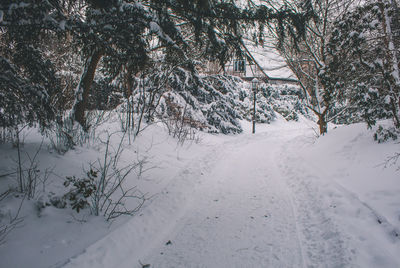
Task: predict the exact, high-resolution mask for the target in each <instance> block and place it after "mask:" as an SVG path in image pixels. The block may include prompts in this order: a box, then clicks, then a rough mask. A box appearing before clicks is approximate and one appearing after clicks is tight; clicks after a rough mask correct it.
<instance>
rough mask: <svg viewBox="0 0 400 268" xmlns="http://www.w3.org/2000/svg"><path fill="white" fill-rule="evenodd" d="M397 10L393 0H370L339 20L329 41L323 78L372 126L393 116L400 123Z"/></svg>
mask: <svg viewBox="0 0 400 268" xmlns="http://www.w3.org/2000/svg"><path fill="white" fill-rule="evenodd" d="M398 12H399V10H398V8H397V6H396V5H393V4H392V3H390V2H388V1H378V2H371V3H366V4H364V5H363V6H360V7H358V8H356V9H355V10H353V11H351V12H348V13H346V14H345V15H344V16H343V17H341V18H340V19H338V20H337V22H336V23H335V27H334V31H333V34H332V38H331V40H330V41H329V55H330V59H331V61H330V63H329V64H328V65H327V66H326V68H325V70H324V73H323V75H322V79H323V83H324V84H325V86H326V87H328V88H330V89H331V90H332V91H337V92H339V96H340V97H341V100H342V101H343V102H345V103H346V105H347V106H348V107H351V111H352V115H351V116H353V117H354V116H359V117H361V118H362V119H363V120H365V121H366V122H367V123H368V125H369V126H371V125H373V124H375V122H376V120H378V119H384V118H392V119H393V122H394V125H395V126H396V127H397V128H399V127H400V121H399V118H400V114H399V110H400V107H399V106H400V102H399V101H400V100H399V93H400V87H399V85H400V83H399V82H400V81H399V56H400V55H398V50H397V48H398V46H399V41H400V40H399V39H398V35H397V36H396V34H398V32H399V31H400V28H399V23H398V15H397V14H398Z"/></svg>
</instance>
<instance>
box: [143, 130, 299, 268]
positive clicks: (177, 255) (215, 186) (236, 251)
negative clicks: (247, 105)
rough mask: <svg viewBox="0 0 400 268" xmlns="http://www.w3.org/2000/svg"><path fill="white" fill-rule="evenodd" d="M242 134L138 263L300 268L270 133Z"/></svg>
mask: <svg viewBox="0 0 400 268" xmlns="http://www.w3.org/2000/svg"><path fill="white" fill-rule="evenodd" d="M267 136H268V137H269V138H268V139H265V135H263V134H261V135H258V136H246V137H243V136H242V137H240V141H239V140H238V139H237V140H236V139H235V140H233V141H230V142H227V143H225V144H224V153H223V154H222V155H221V158H220V159H219V160H218V164H216V165H215V167H214V169H213V170H210V171H209V172H208V173H207V174H206V178H204V182H203V186H202V187H201V188H199V189H197V193H196V196H195V197H194V199H193V200H194V202H193V203H192V204H193V207H192V209H190V210H187V213H186V215H185V216H184V217H182V222H181V223H179V224H177V225H176V226H175V228H174V230H173V231H172V232H171V233H170V235H169V236H168V239H167V238H166V239H165V240H166V241H167V240H170V241H172V244H170V245H160V246H159V247H158V248H157V249H155V250H153V251H152V252H150V253H149V255H148V256H147V257H146V258H145V259H144V261H145V263H150V264H151V265H152V266H153V267H301V266H303V260H302V254H301V248H300V242H299V241H298V240H297V239H298V235H297V230H296V222H295V217H294V215H293V209H292V205H291V203H290V202H291V201H290V198H289V197H288V196H287V194H288V192H287V191H286V190H285V189H284V188H282V187H283V185H282V184H281V183H280V182H279V180H280V174H279V173H278V172H277V169H276V166H274V165H273V164H272V163H273V158H274V156H275V154H276V152H274V151H268V150H266V149H267V148H268V147H273V145H274V143H276V142H280V141H281V137H279V136H280V135H279V133H276V135H267Z"/></svg>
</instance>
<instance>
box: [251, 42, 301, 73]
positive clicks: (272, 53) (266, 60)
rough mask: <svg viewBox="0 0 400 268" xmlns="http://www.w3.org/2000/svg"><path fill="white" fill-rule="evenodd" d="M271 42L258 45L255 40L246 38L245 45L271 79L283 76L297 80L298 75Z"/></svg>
mask: <svg viewBox="0 0 400 268" xmlns="http://www.w3.org/2000/svg"><path fill="white" fill-rule="evenodd" d="M271 44H272V42H269V44H268V45H264V46H261V45H258V46H256V45H255V44H254V42H252V41H250V40H245V42H244V45H245V46H246V47H247V49H248V50H249V52H250V53H251V55H252V56H253V58H254V59H255V60H256V61H257V63H258V64H259V65H260V66H261V68H262V69H263V71H264V72H265V73H266V74H267V75H268V76H269V77H270V78H271V79H274V78H281V79H290V80H292V79H295V80H296V76H295V75H294V74H293V72H292V71H291V70H290V69H289V67H288V66H287V64H286V63H285V60H284V59H283V57H282V56H280V55H279V52H278V51H277V49H276V48H275V47H274V46H273V45H271Z"/></svg>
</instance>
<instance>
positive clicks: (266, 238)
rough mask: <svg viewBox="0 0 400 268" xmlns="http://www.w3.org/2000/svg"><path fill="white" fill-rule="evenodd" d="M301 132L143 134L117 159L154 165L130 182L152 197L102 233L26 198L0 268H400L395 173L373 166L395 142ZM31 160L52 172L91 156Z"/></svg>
mask: <svg viewBox="0 0 400 268" xmlns="http://www.w3.org/2000/svg"><path fill="white" fill-rule="evenodd" d="M244 124H246V123H244ZM311 126H312V123H311V122H309V121H306V120H303V121H302V122H300V123H299V122H296V123H285V122H283V121H281V120H278V121H277V122H274V123H273V124H271V125H263V126H257V133H256V134H255V135H252V134H250V133H244V134H241V135H236V136H223V135H219V136H214V135H207V134H203V135H202V138H201V142H200V143H199V144H195V143H193V144H191V145H189V144H188V145H185V146H183V147H181V146H177V145H176V142H175V141H174V140H173V139H171V138H168V137H167V136H166V135H165V133H164V132H163V131H162V130H161V128H160V127H157V126H154V127H152V128H148V130H146V131H147V133H146V135H143V137H141V138H139V139H138V141H137V142H136V144H135V145H132V146H126V153H127V154H126V155H125V156H124V158H123V159H122V160H123V161H129V159H132V158H135V159H136V157H137V154H140V155H141V156H148V157H149V160H148V161H149V162H151V165H154V167H155V168H153V169H151V170H149V171H147V172H146V173H145V175H144V176H143V177H142V178H139V179H136V180H135V181H134V182H132V183H133V184H135V185H138V187H139V188H140V189H141V190H142V191H145V192H149V195H154V196H153V197H152V198H151V200H150V201H148V202H147V203H146V205H145V207H144V208H143V209H142V210H141V211H140V212H139V213H138V214H137V215H136V216H134V217H132V218H124V219H119V220H117V221H116V222H115V223H114V224H113V225H111V227H109V226H108V225H107V224H105V223H104V222H103V221H102V220H101V219H100V218H99V217H97V218H96V217H90V216H86V218H85V220H86V221H87V222H86V223H81V222H78V221H76V220H74V219H73V217H72V215H73V216H74V218H76V217H77V216H80V217H83V216H81V215H83V214H73V213H72V212H68V213H69V215H67V216H66V215H65V214H68V213H67V212H65V211H66V210H65V209H64V210H59V209H55V208H51V207H48V208H45V211H44V212H41V213H40V217H38V216H37V215H36V214H33V215H30V214H29V207H28V205H29V204H30V203H29V202H27V203H26V204H27V205H26V206H27V207H24V208H23V212H25V213H27V216H26V219H25V225H24V226H22V227H20V228H19V229H16V230H14V232H13V233H11V234H10V235H9V237H8V242H7V243H5V244H4V245H2V246H0V259H1V262H0V267H21V268H22V267H96V268H100V267H142V265H145V264H150V265H151V266H150V267H400V254H399V253H400V238H399V233H400V181H399V180H400V176H399V172H398V171H396V166H390V167H387V168H383V166H382V165H381V164H382V163H383V161H384V159H385V158H386V157H388V156H390V155H391V154H393V153H394V152H396V151H399V146H398V144H396V143H394V142H388V143H385V144H376V143H374V141H373V140H372V133H373V132H371V131H367V130H366V129H365V125H362V124H358V125H352V126H345V127H338V128H337V129H332V130H331V131H330V132H329V134H328V135H326V136H324V137H321V138H319V139H316V138H315V135H314V131H313V130H312V128H311ZM314 127H315V126H314ZM244 128H245V129H247V130H249V129H250V125H245V127H244ZM27 146H28V145H27ZM0 149H2V152H7V155H9V154H11V153H12V152H11V150H10V151H6V150H7V148H5V147H1V148H0ZM100 151H101V150H100ZM1 157H3V159H5V160H7V159H8V157H7V156H6V154H4V155H2V156H1ZM41 157H42V159H46V157H48V159H47V161H50V159H51V161H53V162H52V163H53V164H58V165H60V164H62V165H63V168H61V169H60V172H61V173H62V174H60V176H61V177H62V176H64V175H71V174H70V172H71V170H74V168H75V170H76V168H77V167H79V165H82V162H83V159H84V160H87V159H93V158H95V157H96V151H95V150H92V149H83V148H82V149H80V150H78V151H76V152H71V153H68V154H67V155H65V156H62V157H59V156H57V157H51V156H48V154H46V153H45V152H43V154H42V155H41ZM54 158H58V159H56V160H54ZM71 159H74V161H72V162H71ZM5 160H4V161H3V163H5V162H6V161H5ZM68 161H69V162H68ZM78 163H79V165H78ZM399 164H400V163H398V164H397V165H399ZM1 168H3V170H4V169H6V168H7V167H4V166H3V167H1ZM68 172H69V173H68ZM0 186H1V185H0ZM3 187H4V185H3ZM9 203H10V205H9V206H10V207H11V204H12V200H10V202H9ZM7 204H8V203H6V204H5V205H4V204H3V207H0V209H1V211H3V212H4V211H6V207H7ZM3 214H4V213H3Z"/></svg>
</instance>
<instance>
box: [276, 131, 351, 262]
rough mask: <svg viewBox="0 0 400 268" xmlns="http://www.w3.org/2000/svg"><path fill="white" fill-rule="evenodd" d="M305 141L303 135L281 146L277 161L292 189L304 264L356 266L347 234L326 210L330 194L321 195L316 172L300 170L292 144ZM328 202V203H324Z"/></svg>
mask: <svg viewBox="0 0 400 268" xmlns="http://www.w3.org/2000/svg"><path fill="white" fill-rule="evenodd" d="M304 144H305V138H304V136H299V137H296V138H294V139H292V140H290V141H289V142H288V143H286V144H285V145H284V147H282V150H281V152H280V155H279V158H278V161H277V164H278V166H279V168H280V169H281V172H282V175H283V176H284V179H285V183H286V185H287V187H288V189H289V190H290V191H291V196H292V202H293V203H292V204H293V210H294V213H295V215H296V217H297V222H298V228H299V232H300V234H299V236H300V240H301V241H302V248H303V255H304V262H305V266H306V267H338V268H339V267H357V265H355V264H354V261H353V254H354V251H352V250H350V252H349V250H348V249H349V246H348V245H347V243H348V240H349V238H348V237H347V236H346V235H345V234H344V233H343V232H342V231H341V229H340V228H338V226H337V224H336V222H335V221H334V219H332V218H331V217H330V216H329V215H327V214H326V209H329V208H332V207H330V206H331V205H330V204H329V200H328V199H329V197H326V196H323V191H321V187H320V185H319V181H320V179H319V178H318V177H317V175H318V174H309V173H307V172H306V171H304V170H302V168H301V164H302V162H301V161H300V160H299V159H298V158H296V156H295V153H294V151H293V148H291V147H293V146H297V147H298V146H302V145H304ZM326 202H328V204H327V203H326Z"/></svg>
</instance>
